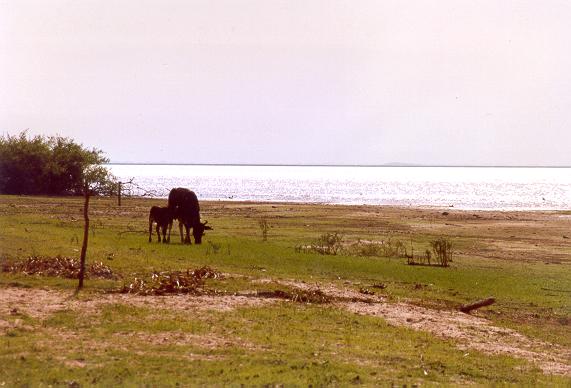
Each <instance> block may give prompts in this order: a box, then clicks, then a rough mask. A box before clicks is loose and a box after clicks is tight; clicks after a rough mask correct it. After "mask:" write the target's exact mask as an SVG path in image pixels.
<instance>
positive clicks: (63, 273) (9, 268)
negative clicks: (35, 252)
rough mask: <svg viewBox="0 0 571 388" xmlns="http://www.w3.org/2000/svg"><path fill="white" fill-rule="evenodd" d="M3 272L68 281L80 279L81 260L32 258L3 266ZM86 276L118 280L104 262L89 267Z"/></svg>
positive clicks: (58, 257) (59, 257) (57, 257)
mask: <svg viewBox="0 0 571 388" xmlns="http://www.w3.org/2000/svg"><path fill="white" fill-rule="evenodd" d="M2 272H13V273H16V272H21V273H25V274H26V275H39V276H58V277H62V278H66V279H77V278H78V277H79V260H78V259H74V258H71V257H61V256H56V257H40V256H32V257H29V258H27V259H25V260H21V261H17V262H15V263H11V264H8V263H6V264H3V265H2ZM85 275H86V277H88V278H101V279H116V278H117V276H116V275H115V274H114V273H113V271H112V270H111V268H109V267H108V266H106V265H105V264H103V263H102V262H95V263H92V264H90V265H88V266H87V268H86V269H85Z"/></svg>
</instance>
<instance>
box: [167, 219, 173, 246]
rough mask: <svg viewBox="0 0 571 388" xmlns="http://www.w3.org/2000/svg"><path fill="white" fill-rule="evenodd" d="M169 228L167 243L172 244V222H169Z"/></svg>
mask: <svg viewBox="0 0 571 388" xmlns="http://www.w3.org/2000/svg"><path fill="white" fill-rule="evenodd" d="M168 228H169V234H168V237H167V242H168V243H170V242H171V229H172V221H171V222H169V224H168Z"/></svg>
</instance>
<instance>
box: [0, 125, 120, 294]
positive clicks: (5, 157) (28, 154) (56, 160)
mask: <svg viewBox="0 0 571 388" xmlns="http://www.w3.org/2000/svg"><path fill="white" fill-rule="evenodd" d="M108 162H109V159H107V158H105V157H104V156H103V152H102V151H100V150H97V149H95V148H94V149H91V150H89V149H86V148H84V147H83V146H82V145H80V144H77V143H75V142H74V141H73V140H72V139H69V138H65V137H61V136H49V137H45V136H34V137H28V135H27V133H26V131H24V132H21V133H20V134H19V135H17V136H10V135H6V136H2V137H0V194H28V195H40V194H44V195H83V197H84V202H83V219H84V225H83V243H82V246H81V256H80V269H79V276H78V278H79V282H78V285H77V289H76V294H77V293H78V292H79V291H80V290H81V289H82V288H83V280H84V277H85V260H86V256H87V243H88V238H89V198H90V197H91V196H92V195H111V194H113V192H114V190H115V188H116V179H115V177H113V175H111V173H110V172H109V170H107V168H105V167H104V166H102V165H103V164H105V163H108Z"/></svg>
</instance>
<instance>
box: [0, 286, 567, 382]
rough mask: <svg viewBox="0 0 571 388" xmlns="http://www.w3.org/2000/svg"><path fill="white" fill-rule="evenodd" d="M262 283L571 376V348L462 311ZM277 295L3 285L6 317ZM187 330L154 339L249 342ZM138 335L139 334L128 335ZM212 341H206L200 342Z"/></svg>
mask: <svg viewBox="0 0 571 388" xmlns="http://www.w3.org/2000/svg"><path fill="white" fill-rule="evenodd" d="M257 282H258V283H269V282H276V283H278V284H282V285H284V286H289V287H295V288H299V289H301V290H312V289H319V290H321V292H323V293H324V294H325V295H328V296H330V297H331V298H334V299H336V300H337V302H335V305H337V306H338V307H340V308H344V309H347V310H348V311H351V312H353V313H356V314H362V315H371V316H377V317H380V318H383V319H385V320H386V321H387V322H388V323H390V324H392V325H396V326H404V327H409V328H411V329H415V330H422V331H426V332H429V333H431V334H434V335H435V336H437V337H440V338H446V339H452V340H454V341H456V342H457V344H458V345H457V346H458V347H459V348H460V349H464V350H468V349H474V350H478V351H481V352H484V353H487V354H503V355H508V356H512V357H516V358H521V359H525V360H527V361H530V362H532V363H534V364H536V365H537V366H538V367H539V368H541V370H542V371H543V372H544V373H546V374H558V375H565V376H571V349H567V348H563V347H561V346H558V345H554V344H549V343H546V342H542V341H538V340H534V339H531V338H528V337H526V336H523V335H521V334H520V333H518V332H516V331H514V330H511V329H506V328H501V327H497V326H494V325H493V324H492V323H491V322H490V321H488V320H486V319H484V318H480V317H476V316H472V315H468V314H464V313H461V312H457V311H442V310H434V309H430V308H425V307H420V306H415V305H412V304H408V303H386V302H385V301H384V300H383V298H382V297H379V296H377V295H366V296H365V295H363V294H362V293H359V292H357V291H355V290H352V289H350V288H340V287H338V286H336V285H333V284H317V283H315V284H309V283H304V282H296V281H291V280H272V279H263V280H259V281H257ZM275 301H276V299H268V298H260V297H258V298H255V297H252V296H251V295H250V296H233V295H224V296H222V295H209V296H206V295H204V296H192V297H189V296H187V295H171V296H138V295H132V294H131V295H130V294H101V295H97V296H94V297H93V298H92V299H89V300H77V299H70V294H68V293H65V292H61V291H51V290H42V289H22V288H3V289H1V290H0V317H8V316H10V315H14V313H22V314H26V315H28V316H31V317H34V318H39V319H45V318H47V317H48V316H50V315H51V314H53V313H55V312H57V311H60V310H73V311H79V312H83V313H86V314H96V313H97V312H98V311H99V310H100V308H101V307H102V306H104V305H109V304H126V305H132V306H141V307H145V306H148V307H156V306H160V307H161V308H162V309H169V310H177V311H181V310H183V311H184V310H188V311H190V312H192V313H193V314H196V312H200V311H208V310H215V311H231V310H233V309H235V308H239V307H260V306H264V305H268V304H271V303H274V302H275ZM14 324H15V323H14V322H11V321H10V322H9V321H8V320H3V319H2V318H0V332H5V331H6V330H8V329H10V328H11V327H13V326H14ZM180 334H181V333H176V332H173V333H163V334H161V335H159V336H157V337H156V338H154V339H153V341H159V342H160V341H167V342H171V341H172V342H173V343H178V342H180V343H187V344H188V343H192V344H195V345H197V346H200V347H205V348H212V347H214V348H215V347H220V346H245V347H248V346H250V345H248V344H245V343H242V342H241V341H240V340H239V339H227V338H211V337H210V338H208V339H204V340H202V339H200V338H201V336H193V335H188V334H183V335H182V336H180ZM128 335H131V336H135V337H136V336H137V335H139V334H137V333H132V334H128ZM200 341H206V342H200Z"/></svg>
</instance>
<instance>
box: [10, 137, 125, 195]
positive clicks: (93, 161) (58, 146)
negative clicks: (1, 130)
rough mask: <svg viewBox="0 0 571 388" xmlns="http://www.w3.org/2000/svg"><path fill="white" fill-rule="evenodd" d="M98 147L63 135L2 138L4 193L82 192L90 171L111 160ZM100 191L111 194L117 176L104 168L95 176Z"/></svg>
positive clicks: (95, 187)
mask: <svg viewBox="0 0 571 388" xmlns="http://www.w3.org/2000/svg"><path fill="white" fill-rule="evenodd" d="M108 162H109V159H107V158H105V157H104V156H103V152H102V151H100V150H97V149H95V148H94V149H91V150H90V149H86V148H84V147H83V146H82V145H80V144H77V143H75V142H74V141H73V140H72V139H69V138H65V137H61V136H49V137H45V136H34V137H28V135H27V132H26V131H24V132H21V133H20V134H19V135H15V136H10V135H5V136H2V137H0V194H27V195H42V194H43V195H82V194H83V192H84V182H85V179H86V176H85V174H86V172H87V171H88V169H89V168H90V167H92V166H100V167H101V165H102V164H105V163H108ZM92 178H93V179H94V180H92V181H91V182H92V183H95V184H92V187H93V188H94V190H97V192H96V194H111V193H112V192H113V191H114V189H115V185H114V180H115V179H114V177H113V176H112V175H111V174H110V173H109V172H108V171H107V169H104V168H101V169H100V170H99V171H98V173H97V174H95V175H94V176H93V177H92Z"/></svg>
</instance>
